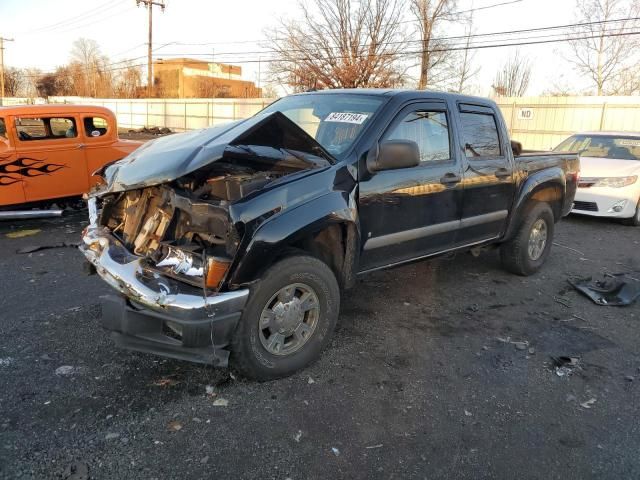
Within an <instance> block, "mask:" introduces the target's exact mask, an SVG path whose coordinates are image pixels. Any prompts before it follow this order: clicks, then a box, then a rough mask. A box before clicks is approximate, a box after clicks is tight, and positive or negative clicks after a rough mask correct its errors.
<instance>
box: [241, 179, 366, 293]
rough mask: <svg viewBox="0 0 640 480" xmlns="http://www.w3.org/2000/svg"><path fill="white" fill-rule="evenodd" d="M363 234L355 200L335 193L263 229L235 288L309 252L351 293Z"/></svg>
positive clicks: (245, 256)
mask: <svg viewBox="0 0 640 480" xmlns="http://www.w3.org/2000/svg"><path fill="white" fill-rule="evenodd" d="M358 232H359V229H358V223H357V210H356V209H355V208H353V206H352V202H351V200H350V196H348V195H345V194H344V192H337V191H334V192H331V193H329V194H327V195H324V196H322V197H319V198H317V199H314V200H312V201H310V202H308V203H305V204H303V205H300V206H298V207H296V208H295V209H292V210H289V211H284V212H283V213H282V214H280V215H278V216H276V217H274V218H272V219H270V220H269V221H267V222H265V223H264V224H262V225H261V226H260V227H259V228H258V229H257V230H256V232H255V233H254V234H253V236H252V238H251V239H250V240H249V242H248V244H247V246H246V248H245V249H244V250H243V251H241V252H239V253H238V255H239V260H238V263H237V266H236V268H235V269H234V271H233V272H232V273H231V277H230V281H229V284H230V285H242V284H249V283H251V282H253V281H255V280H257V279H259V278H260V277H261V276H262V275H263V274H264V272H265V271H266V270H267V269H268V268H269V267H271V266H272V265H273V264H274V263H276V262H277V261H278V260H280V259H282V258H284V257H286V256H288V255H291V254H292V253H295V252H305V253H307V254H308V255H311V256H313V257H315V258H318V259H319V260H321V261H323V262H324V263H325V264H327V265H328V266H329V267H330V268H331V270H332V271H333V273H334V275H335V276H336V279H337V280H338V284H339V285H340V286H341V287H343V288H349V287H350V286H352V285H353V283H354V282H355V265H356V264H357V253H358V251H359V248H358V242H359V240H358V239H359V234H358Z"/></svg>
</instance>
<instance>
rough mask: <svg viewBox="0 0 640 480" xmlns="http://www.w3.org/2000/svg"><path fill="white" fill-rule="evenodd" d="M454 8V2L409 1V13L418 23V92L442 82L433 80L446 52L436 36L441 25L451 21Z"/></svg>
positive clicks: (438, 79)
mask: <svg viewBox="0 0 640 480" xmlns="http://www.w3.org/2000/svg"><path fill="white" fill-rule="evenodd" d="M455 6H456V0H411V3H410V7H411V13H412V14H413V16H414V17H415V18H416V20H417V21H418V32H419V34H420V80H419V81H418V88H419V89H420V90H423V89H425V88H427V87H430V86H432V85H436V84H438V83H439V82H440V81H441V80H442V79H441V78H434V77H435V75H434V74H435V73H436V72H437V70H438V67H444V66H445V65H444V63H445V61H446V60H447V54H448V52H446V49H445V48H444V47H445V44H444V43H443V42H442V40H439V39H438V38H437V37H436V34H437V33H438V31H440V30H441V29H442V25H443V23H445V22H447V21H450V20H452V19H453V17H454V15H453V9H454V8H455ZM444 70H446V68H445V69H444Z"/></svg>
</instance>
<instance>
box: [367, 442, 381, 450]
mask: <svg viewBox="0 0 640 480" xmlns="http://www.w3.org/2000/svg"><path fill="white" fill-rule="evenodd" d="M382 446H383V444H382V443H379V444H377V445H369V446H368V447H364V448H366V449H369V450H371V449H373V448H382Z"/></svg>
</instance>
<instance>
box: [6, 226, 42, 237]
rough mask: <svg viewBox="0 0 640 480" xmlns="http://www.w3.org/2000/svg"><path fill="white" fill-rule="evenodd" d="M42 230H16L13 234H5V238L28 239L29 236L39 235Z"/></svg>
mask: <svg viewBox="0 0 640 480" xmlns="http://www.w3.org/2000/svg"><path fill="white" fill-rule="evenodd" d="M41 231H42V230H40V229H39V228H34V229H32V230H17V231H15V232H9V233H7V234H6V237H7V238H24V237H30V236H31V235H36V234H38V233H40V232H41Z"/></svg>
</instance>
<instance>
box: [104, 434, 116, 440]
mask: <svg viewBox="0 0 640 480" xmlns="http://www.w3.org/2000/svg"><path fill="white" fill-rule="evenodd" d="M116 438H120V434H119V433H107V435H106V436H105V437H104V439H105V440H115V439H116Z"/></svg>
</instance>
